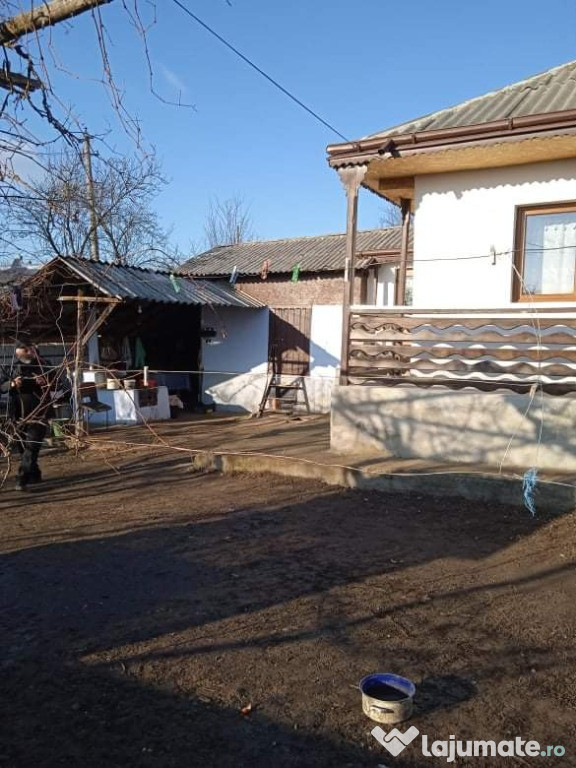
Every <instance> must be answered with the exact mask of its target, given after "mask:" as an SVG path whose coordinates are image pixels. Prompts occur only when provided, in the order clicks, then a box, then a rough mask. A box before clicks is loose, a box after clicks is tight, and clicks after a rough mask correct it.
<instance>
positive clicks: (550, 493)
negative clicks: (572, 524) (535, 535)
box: [192, 451, 576, 514]
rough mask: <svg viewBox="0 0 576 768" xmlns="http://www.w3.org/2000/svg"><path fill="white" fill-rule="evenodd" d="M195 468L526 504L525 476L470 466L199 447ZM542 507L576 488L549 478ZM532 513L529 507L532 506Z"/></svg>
mask: <svg viewBox="0 0 576 768" xmlns="http://www.w3.org/2000/svg"><path fill="white" fill-rule="evenodd" d="M192 468H193V469H194V470H195V471H215V472H225V473H232V472H249V473H254V474H261V473H271V474H275V475H282V476H285V477H298V478H303V479H307V480H318V481H320V482H323V483H326V484H327V485H334V486H340V487H343V488H356V489H359V490H375V491H383V492H385V493H400V494H406V493H414V494H418V495H421V496H425V495H429V496H435V497H444V498H445V497H452V498H454V497H456V498H462V499H469V500H472V501H482V502H486V503H493V504H510V505H513V506H518V507H523V505H524V501H523V494H522V479H521V478H517V477H508V476H498V475H489V474H474V473H470V472H462V473H460V472H454V471H446V472H433V473H426V474H413V475H411V474H402V473H399V474H387V473H380V474H372V473H368V472H366V471H364V470H362V469H360V468H356V467H347V466H343V465H336V464H322V463H318V462H315V461H309V460H304V459H297V458H293V457H285V456H270V455H268V456H260V455H249V454H243V453H226V454H221V453H213V452H211V451H205V452H199V453H198V454H196V455H195V456H194V458H193V460H192ZM536 507H537V511H541V512H546V513H552V514H562V513H565V512H572V511H573V510H574V509H575V508H576V489H575V488H574V487H572V486H571V485H570V484H568V483H567V484H566V485H561V484H557V483H552V482H547V481H543V482H540V483H539V484H538V486H537V492H536ZM526 514H528V512H526Z"/></svg>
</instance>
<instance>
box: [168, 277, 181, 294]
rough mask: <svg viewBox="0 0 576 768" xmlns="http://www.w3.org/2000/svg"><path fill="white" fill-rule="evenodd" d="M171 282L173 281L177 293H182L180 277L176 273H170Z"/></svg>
mask: <svg viewBox="0 0 576 768" xmlns="http://www.w3.org/2000/svg"><path fill="white" fill-rule="evenodd" d="M170 282H171V283H172V288H174V291H175V292H176V293H180V283H179V282H178V278H177V277H176V275H175V274H173V273H172V274H171V275H170Z"/></svg>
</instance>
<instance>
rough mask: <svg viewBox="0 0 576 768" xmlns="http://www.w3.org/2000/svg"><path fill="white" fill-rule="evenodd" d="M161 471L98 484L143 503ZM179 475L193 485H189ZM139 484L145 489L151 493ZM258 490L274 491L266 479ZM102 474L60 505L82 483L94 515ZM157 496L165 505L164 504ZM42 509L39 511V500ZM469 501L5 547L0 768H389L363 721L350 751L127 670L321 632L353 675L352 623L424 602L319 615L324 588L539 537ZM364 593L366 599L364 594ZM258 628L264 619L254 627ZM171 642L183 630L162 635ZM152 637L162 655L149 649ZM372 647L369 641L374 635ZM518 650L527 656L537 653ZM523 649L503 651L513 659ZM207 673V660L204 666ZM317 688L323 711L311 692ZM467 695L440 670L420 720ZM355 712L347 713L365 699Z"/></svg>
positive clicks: (502, 512)
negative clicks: (116, 662) (110, 661)
mask: <svg viewBox="0 0 576 768" xmlns="http://www.w3.org/2000/svg"><path fill="white" fill-rule="evenodd" d="M156 468H157V469H158V468H159V469H160V470H161V473H164V474H163V475H162V480H158V479H156V478H153V477H151V476H150V468H149V467H146V466H144V467H140V466H137V465H132V466H131V469H130V471H128V472H127V477H122V478H117V477H115V476H112V478H111V479H110V478H109V479H107V480H106V482H107V483H108V487H107V490H108V491H109V492H110V493H111V494H113V493H114V492H115V491H117V490H121V491H122V492H125V489H126V480H128V485H129V486H130V483H131V482H134V487H135V488H136V487H140V489H141V490H142V489H144V488H146V489H147V490H146V493H148V494H153V493H154V491H155V490H156V487H157V484H158V487H160V485H161V484H162V483H164V484H165V483H166V478H167V477H168V478H171V477H172V474H173V473H174V472H176V470H175V467H174V465H172V464H170V463H164V461H162V462H159V463H157V465H156ZM165 473H167V474H165ZM178 477H179V476H178ZM184 477H187V479H188V480H189V481H190V480H191V476H190V475H187V476H186V475H183V478H184ZM146 478H148V480H149V481H151V482H149V483H148V485H146ZM253 481H254V482H255V483H259V482H262V483H268V482H269V479H268V478H264V479H263V478H253ZM102 482H103V478H102V476H101V474H100V473H95V475H94V476H93V477H91V478H88V479H87V481H86V483H87V486H85V485H82V486H80V487H75V486H74V484H72V485H71V486H70V487H69V488H68V489H67V490H66V492H65V494H64V498H68V499H69V500H70V501H72V499H73V498H74V493H76V499H77V503H80V501H79V500H78V490H80V491H81V494H82V495H84V497H85V499H87V501H86V502H85V503H86V505H87V509H88V508H89V507H88V505H89V504H91V503H93V502H92V501H91V499H90V493H88V489H91V491H92V492H93V493H94V494H95V493H96V490H97V488H98V487H99V486H100V485H101V483H102ZM200 491H201V485H200V484H199V481H198V477H195V478H194V482H188V483H185V482H183V479H182V480H180V481H179V483H178V485H177V487H176V488H175V489H174V493H175V494H176V495H177V496H178V498H179V500H180V501H181V505H182V508H186V507H187V506H188V508H190V509H193V508H194V506H193V505H194V501H195V498H196V494H198V493H199V492H200ZM50 498H51V497H45V498H44V502H47V501H48V500H49V499H50ZM55 500H56V501H58V502H59V501H61V500H63V499H62V494H61V493H58V494H55ZM158 503H159V506H160V507H161V505H162V504H163V499H162V497H160V498H159V501H158ZM37 504H38V513H39V515H40V514H42V506H41V505H42V502H41V501H40V500H38V502H37ZM469 508H470V505H469V504H468V503H465V507H464V508H463V503H462V502H455V501H450V500H437V501H434V500H431V499H429V500H426V503H422V502H421V501H419V500H418V499H417V498H414V497H398V496H386V495H384V494H377V493H372V494H364V493H363V494H360V493H357V492H339V493H326V494H324V495H319V496H318V498H312V499H308V500H306V501H304V502H300V503H293V504H288V505H284V506H276V507H275V506H274V505H273V504H270V505H269V506H268V507H263V506H262V505H261V504H257V503H255V502H254V503H253V504H252V505H248V506H247V507H246V508H243V509H240V510H236V511H232V512H226V511H222V510H221V511H220V512H215V513H213V514H212V515H211V516H207V517H204V518H203V519H198V518H197V517H195V516H194V513H193V512H189V513H188V514H189V522H188V523H183V522H181V521H182V512H179V521H178V523H175V522H174V521H173V520H171V521H170V522H171V524H167V525H164V526H162V525H158V524H157V521H154V524H153V526H151V527H144V528H142V527H140V528H139V529H138V530H131V531H120V532H118V531H117V532H114V531H111V532H109V533H108V534H107V535H106V536H94V535H93V534H91V538H78V539H77V540H68V541H58V542H51V543H46V541H45V539H44V540H42V543H41V545H39V546H35V547H34V546H30V547H29V548H27V549H22V550H20V551H14V552H11V553H8V554H5V555H3V556H2V557H1V558H0V586H1V588H2V592H1V595H2V608H3V618H2V621H1V624H2V634H1V635H0V636H1V638H2V642H3V643H4V644H5V650H4V654H3V658H4V672H5V676H6V682H5V684H4V686H3V689H2V694H1V695H2V697H4V701H3V707H2V708H3V710H4V712H5V713H6V715H7V716H5V717H3V718H0V727H1V728H2V729H4V730H5V731H7V732H5V733H4V734H3V738H2V743H3V745H4V753H3V756H0V765H2V764H5V765H7V766H14V767H15V768H20V766H22V767H23V766H29V765H35V766H57V765H58V766H60V765H70V766H74V767H75V766H78V765H82V766H83V768H92V766H94V768H96V766H99V767H100V766H116V765H118V766H126V765H134V766H144V767H146V766H167V768H171V766H189V765H198V766H207V767H208V768H210V767H211V766H214V768H216V766H218V767H220V766H227V765H230V766H235V767H241V766H244V765H246V766H260V765H262V766H267V765H270V766H286V768H291V767H292V766H297V765H298V766H300V765H303V766H306V765H310V766H324V765H326V766H329V765H330V766H333V765H338V766H346V765H349V766H364V765H367V766H368V765H375V764H378V763H380V764H384V765H385V764H388V763H389V761H390V759H389V758H388V756H387V755H386V756H382V754H381V752H380V753H378V754H379V757H378V758H374V757H373V754H372V753H371V750H370V749H369V748H368V747H367V746H366V743H365V739H364V740H363V736H362V733H365V732H366V731H369V730H370V727H371V725H370V723H369V722H368V721H367V722H366V723H365V724H364V731H362V730H361V729H360V727H359V728H358V737H359V738H358V740H359V742H362V743H359V744H358V746H355V745H354V743H353V742H352V741H351V739H350V736H349V733H350V732H352V731H350V732H349V733H348V737H342V735H341V734H337V733H336V734H335V735H334V739H331V738H328V737H327V736H326V735H325V734H321V733H313V732H310V731H307V730H306V728H304V729H303V730H299V731H295V730H293V729H291V728H290V727H289V726H287V725H286V723H282V722H279V721H275V720H274V719H272V718H270V717H269V716H267V715H266V714H265V713H263V712H258V711H255V713H254V715H253V716H252V715H250V716H249V717H247V718H244V717H242V716H241V715H240V714H239V712H238V711H235V710H233V709H231V708H230V707H228V706H224V705H223V704H222V703H221V702H222V698H220V699H218V698H216V699H215V700H214V701H211V702H210V701H202V700H201V699H199V698H198V695H196V693H194V691H195V686H194V683H192V684H190V685H189V686H188V687H187V688H186V691H182V692H179V691H178V690H174V688H175V686H174V684H173V682H169V681H163V679H162V668H159V669H160V672H159V673H158V675H157V676H156V677H155V678H154V682H153V684H150V683H149V682H148V683H145V682H144V681H143V680H141V679H138V680H137V679H136V677H135V676H134V677H132V675H133V674H134V672H133V668H134V665H133V662H139V663H144V664H152V665H154V664H162V662H163V661H164V660H165V659H167V658H168V656H167V654H172V656H173V657H174V658H177V657H179V659H178V660H179V661H181V662H182V663H185V662H186V660H187V659H191V658H195V659H199V658H200V657H201V656H202V655H203V653H206V654H213V655H214V654H216V653H218V652H233V653H239V654H243V653H244V652H245V651H247V650H250V649H252V650H254V649H255V648H257V647H258V645H260V647H261V648H262V649H265V650H266V651H274V649H275V648H276V647H278V648H280V649H281V650H284V649H285V648H288V647H290V646H291V645H292V646H294V644H295V643H296V642H297V641H304V640H310V639H312V640H315V641H317V640H320V641H326V640H327V641H329V642H330V643H334V644H336V645H338V647H339V648H340V649H341V651H342V652H343V653H345V654H347V656H348V658H350V659H351V660H352V659H354V667H352V665H351V668H350V672H349V674H350V675H351V676H352V677H353V676H354V674H355V672H354V669H356V668H357V667H358V666H360V665H361V664H365V663H366V658H368V657H365V658H360V660H359V657H361V655H362V652H363V651H362V648H360V646H358V645H357V643H358V642H359V641H358V638H357V637H356V636H355V635H354V634H353V630H354V628H355V627H358V626H359V624H360V623H364V624H367V625H370V624H373V623H374V621H375V620H376V619H382V618H386V617H387V616H388V615H391V614H394V616H398V615H403V614H404V613H406V612H407V611H409V610H413V609H416V608H418V607H421V606H422V604H423V601H424V597H422V596H421V597H416V598H415V599H410V598H409V597H407V598H406V599H404V600H398V599H396V598H395V595H394V594H393V593H392V594H390V595H388V596H387V597H386V599H385V600H383V601H382V603H381V604H379V605H376V604H374V605H364V606H363V614H362V615H361V616H358V615H356V614H355V613H354V611H353V612H352V614H351V615H348V613H347V612H346V608H345V606H343V608H342V611H343V612H342V616H339V615H338V606H336V604H335V603H330V602H328V603H327V604H326V605H325V608H324V609H323V604H322V601H323V600H327V599H328V597H327V596H332V595H333V593H334V591H335V590H338V589H342V588H344V587H352V586H353V585H362V584H363V583H364V582H365V581H366V580H370V579H372V578H377V577H383V576H387V575H388V574H389V575H390V576H398V574H399V573H402V572H406V573H410V572H411V571H412V570H414V569H418V568H420V567H422V566H424V565H426V564H429V563H431V562H433V561H435V560H444V561H445V560H446V559H449V558H453V559H455V560H459V561H462V560H469V561H472V562H473V561H480V560H482V559H483V558H486V557H489V556H490V555H493V554H494V553H496V552H498V551H499V550H502V549H504V548H506V547H508V546H510V543H511V541H517V540H518V539H521V538H523V537H527V536H529V535H531V534H536V533H537V532H538V531H539V529H540V528H541V526H542V525H543V524H545V523H546V519H545V518H540V519H536V520H533V519H532V518H530V517H528V516H527V515H525V514H523V513H521V512H518V511H516V510H513V509H510V508H506V507H495V506H493V507H491V508H490V509H489V510H488V509H486V510H482V514H479V510H478V509H477V508H476V509H472V510H470V509H469ZM465 510H469V511H468V513H466V511H465ZM87 514H88V512H87ZM93 517H94V511H93V512H92V518H93ZM39 520H40V517H39ZM440 521H441V522H440ZM45 525H46V523H45ZM49 528H50V525H49V524H48V529H49ZM82 535H83V534H82V533H80V536H82ZM571 568H573V564H572V563H564V564H563V565H562V566H560V567H558V568H556V569H553V568H548V569H546V568H545V567H542V568H541V569H540V570H535V571H534V572H533V573H532V574H530V575H527V576H524V577H522V578H521V579H520V577H519V578H517V579H512V578H508V579H503V580H501V581H498V580H497V579H493V578H488V579H487V580H485V581H483V582H480V583H477V584H475V585H474V586H473V587H466V588H459V589H454V590H449V589H447V590H445V591H444V592H441V593H438V594H436V595H434V594H432V595H426V596H425V598H426V601H427V603H430V602H431V603H432V604H434V603H435V601H436V604H437V605H438V606H439V607H440V610H441V606H442V604H443V603H445V602H446V601H450V600H452V601H453V600H455V599H457V598H464V599H466V600H469V599H475V598H476V597H477V596H478V595H480V596H483V595H485V594H486V593H491V592H494V591H496V590H498V589H505V588H506V587H507V586H510V585H515V586H516V585H519V584H522V585H524V584H530V585H534V586H536V585H537V584H539V583H540V582H543V581H546V580H547V579H549V578H553V577H555V576H556V575H558V573H562V572H564V571H566V569H571ZM373 592H374V589H373V588H370V587H368V588H367V589H366V594H367V595H371V594H373ZM311 598H314V599H315V600H316V599H317V598H318V602H317V603H316V604H315V605H313V606H312V607H311V609H310V610H311V615H313V617H314V618H313V619H311V620H310V622H309V625H310V626H309V628H308V629H306V630H297V631H296V632H290V631H288V632H284V628H283V625H282V624H278V623H274V622H273V621H272V619H271V618H270V617H269V614H267V613H266V612H269V611H272V610H284V609H286V611H287V612H288V613H289V611H290V610H293V611H294V610H295V611H296V617H295V618H296V619H297V620H298V621H301V622H302V623H305V621H304V618H305V617H304V614H303V611H304V609H305V607H306V606H304V605H303V604H302V603H300V604H299V607H298V609H291V608H290V607H289V606H290V605H292V603H293V602H294V601H297V600H300V601H302V599H311ZM335 606H336V607H335ZM323 610H324V613H322V611H323ZM262 614H265V615H264V618H263V619H262ZM239 617H243V618H244V619H245V620H246V623H245V625H242V622H240V625H236V626H235V630H234V633H235V635H236V639H234V640H232V641H227V640H226V637H225V636H223V635H222V632H223V630H222V623H224V622H226V621H232V620H238V619H239ZM258 620H259V621H260V622H261V623H260V625H258V624H257V623H256V624H254V622H257V621H258ZM286 620H290V619H286V618H285V614H282V616H281V617H280V618H278V619H276V622H283V621H286ZM243 626H244V627H245V628H243ZM254 627H256V629H254ZM199 629H202V634H205V635H206V636H207V640H205V641H204V645H203V643H202V639H201V638H200V639H199V638H198V636H197V635H195V636H194V637H193V638H192V639H188V638H187V635H186V633H188V632H193V631H197V630H199ZM445 631H446V632H447V633H448V632H449V631H450V630H449V627H448V628H445ZM175 633H180V637H173V635H174V634H175ZM447 636H449V635H447ZM376 637H378V638H379V635H378V634H377V635H376ZM159 638H160V639H161V640H162V643H161V645H162V646H163V647H164V648H166V653H164V651H163V650H162V648H159V647H158V643H157V641H158V639H159ZM379 639H380V638H379ZM482 640H485V641H486V644H487V647H489V648H490V649H492V648H495V650H494V651H492V653H491V658H489V660H488V661H486V662H485V663H486V665H487V667H486V668H487V669H488V668H489V669H490V670H492V667H490V665H491V664H492V665H493V664H494V663H495V659H494V657H497V659H496V660H497V661H499V662H500V663H501V664H502V665H504V666H506V665H510V661H511V658H512V656H510V653H511V651H510V649H509V648H507V647H505V646H502V647H498V646H494V645H493V644H491V645H490V646H488V640H490V641H492V638H490V637H489V634H488V633H487V634H486V635H485V636H484V637H483V638H482ZM367 642H371V643H372V642H373V640H372V638H369V640H368V641H367ZM146 644H150V645H146ZM178 644H181V645H180V647H179V648H178V647H177V646H178ZM389 645H390V648H391V649H392V650H394V652H395V654H396V658H397V659H402V646H403V645H404V646H405V647H407V642H405V641H403V640H394V639H393V640H391V641H390V642H389ZM138 646H139V647H138ZM121 648H124V649H126V648H128V650H127V651H119V650H118V649H121ZM525 650H526V652H531V653H535V652H536V650H535V648H526V649H525ZM357 651H358V653H357ZM519 651H520V649H514V654H517V653H519ZM109 653H110V654H115V653H116V654H118V653H119V654H120V656H118V655H116V658H117V659H118V658H122V655H121V654H122V653H125V655H124V656H123V658H124V659H125V660H126V665H125V666H126V669H127V671H126V672H125V673H123V672H115V671H113V670H112V668H111V667H110V666H107V661H106V659H107V654H109ZM89 654H93V655H95V654H97V655H99V657H98V660H97V661H96V662H94V661H89V660H88V661H87V655H89ZM355 654H356V656H355ZM417 654H418V660H419V662H420V663H425V664H426V665H427V666H428V667H429V668H432V667H433V664H434V659H433V658H432V652H431V651H430V649H428V648H426V647H425V646H422V647H418V649H417ZM240 658H241V657H240ZM573 660H574V657H573V654H572V661H573ZM211 663H212V657H209V660H208V662H207V664H211ZM240 663H241V661H240ZM262 663H264V662H262ZM553 663H554V659H553V658H552V656H551V653H548V652H547V651H546V650H544V652H543V658H542V666H545V665H546V664H550V665H552V664H553ZM120 669H122V667H120ZM369 671H374V670H369ZM270 674H271V675H274V674H278V668H277V667H273V666H271V667H270ZM356 679H358V678H356ZM348 684H349V683H348V681H347V680H339V681H334V680H332V679H330V681H329V685H330V686H332V694H333V695H335V696H338V695H340V694H338V691H341V689H342V688H345V687H346V686H348ZM326 685H328V683H326ZM318 695H319V701H320V699H321V696H322V692H320V693H319V694H318ZM473 696H474V686H473V684H472V683H471V682H470V681H467V679H466V678H465V677H464V676H460V675H455V676H453V677H452V678H451V677H450V675H449V673H448V672H446V673H445V674H443V675H442V676H440V677H438V676H437V677H436V678H435V679H434V678H432V679H430V678H429V679H428V680H424V681H423V684H422V687H421V689H420V695H419V701H418V702H417V708H418V709H417V711H418V712H420V714H422V715H429V714H430V713H432V712H434V711H437V710H439V709H443V708H449V707H454V706H458V705H459V704H460V703H462V702H465V701H468V699H469V698H470V697H473ZM347 701H348V699H347ZM319 706H320V705H319ZM353 706H357V707H358V709H359V702H356V703H355V704H354V705H353ZM370 738H371V737H370ZM379 749H380V748H379ZM143 750H144V751H143ZM147 750H151V751H150V752H149V751H147ZM387 758H388V759H387ZM410 760H412V762H410ZM414 760H416V758H410V757H406V758H402V759H397V760H395V761H394V765H395V766H397V768H402V767H403V766H406V768H420V764H419V763H418V762H414Z"/></svg>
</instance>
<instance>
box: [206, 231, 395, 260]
mask: <svg viewBox="0 0 576 768" xmlns="http://www.w3.org/2000/svg"><path fill="white" fill-rule="evenodd" d="M393 229H401V226H400V225H396V226H394V227H373V228H372V229H359V230H358V232H357V233H356V235H357V236H358V235H364V234H370V233H372V232H390V231H392V230H393ZM329 237H346V232H329V233H327V234H323V235H301V236H300V237H279V238H277V239H275V240H246V241H244V242H242V243H229V244H228V245H215V246H213V247H212V248H210V249H209V250H207V251H203V252H202V253H199V254H197V255H196V256H191V258H192V259H195V258H197V257H198V256H204V255H206V254H208V253H214V251H216V250H218V249H220V248H235V247H237V246H244V245H246V246H247V245H265V244H266V245H268V244H272V243H294V242H295V241H296V240H324V239H327V238H329Z"/></svg>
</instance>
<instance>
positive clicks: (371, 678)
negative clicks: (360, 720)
mask: <svg viewBox="0 0 576 768" xmlns="http://www.w3.org/2000/svg"><path fill="white" fill-rule="evenodd" d="M358 687H359V688H360V692H361V693H362V711H363V712H364V714H365V715H366V716H367V717H369V718H370V719H371V720H375V721H376V722H377V723H401V722H402V721H404V720H408V718H410V717H411V715H412V710H413V707H414V694H415V693H416V686H415V685H414V683H413V682H412V681H411V680H408V678H406V677H400V675H393V674H391V673H389V672H378V673H376V674H374V675H368V676H367V677H364V678H362V680H361V681H360V684H359V686H358Z"/></svg>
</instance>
